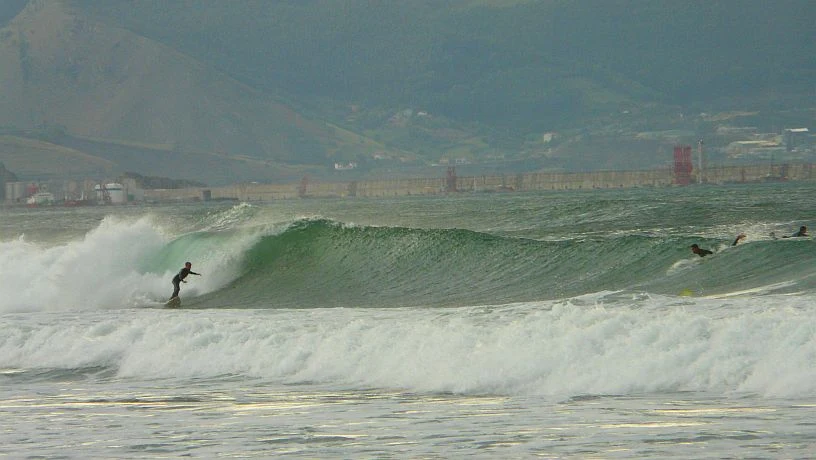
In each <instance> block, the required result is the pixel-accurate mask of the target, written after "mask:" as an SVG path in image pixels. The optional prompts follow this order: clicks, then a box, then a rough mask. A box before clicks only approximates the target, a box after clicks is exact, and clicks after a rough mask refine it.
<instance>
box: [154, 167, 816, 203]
mask: <svg viewBox="0 0 816 460" xmlns="http://www.w3.org/2000/svg"><path fill="white" fill-rule="evenodd" d="M813 170H814V168H813V165H812V164H811V163H797V164H782V165H771V164H767V165H743V166H718V167H710V168H708V169H706V170H705V173H704V174H703V175H702V177H698V176H696V175H694V174H692V176H691V177H690V181H691V183H692V184H696V183H700V182H702V183H713V184H728V183H735V184H736V183H757V182H768V181H783V180H784V181H809V180H814V179H816V175H814V171H813ZM452 185H453V181H451V182H449V180H448V178H447V177H444V175H442V177H438V178H424V179H391V180H372V181H349V182H315V181H309V182H308V183H305V182H302V183H290V184H236V185H230V186H225V187H212V188H186V189H172V190H170V189H164V190H146V191H145V199H146V200H148V201H189V200H208V199H212V200H239V201H271V200H285V199H292V198H308V197H314V198H342V197H393V196H407V195H436V194H444V193H450V192H452V191H458V192H495V191H535V190H593V189H610V188H638V187H671V186H676V185H677V180H676V178H675V176H674V174H673V172H672V170H670V169H654V170H643V171H597V172H584V173H564V172H540V173H522V174H515V175H501V176H461V177H456V178H455V188H454V187H453V186H452Z"/></svg>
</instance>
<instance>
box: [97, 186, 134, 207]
mask: <svg viewBox="0 0 816 460" xmlns="http://www.w3.org/2000/svg"><path fill="white" fill-rule="evenodd" d="M94 191H96V200H97V201H98V202H99V203H102V204H123V203H126V202H127V194H126V193H125V187H124V186H123V185H122V184H118V183H116V182H110V183H107V184H103V185H96V186H95V187H94Z"/></svg>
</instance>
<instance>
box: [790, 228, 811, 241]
mask: <svg viewBox="0 0 816 460" xmlns="http://www.w3.org/2000/svg"><path fill="white" fill-rule="evenodd" d="M800 236H810V235H808V232H807V227H806V226H804V225H802V226H801V227H799V231H798V232H796V233H794V234H793V235H791V238H799V237H800Z"/></svg>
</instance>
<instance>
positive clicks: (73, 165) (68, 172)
mask: <svg viewBox="0 0 816 460" xmlns="http://www.w3.org/2000/svg"><path fill="white" fill-rule="evenodd" d="M0 152H2V160H3V161H2V162H3V164H4V165H5V166H6V168H7V169H8V170H10V171H12V172H14V173H15V174H17V175H18V176H20V177H38V178H46V177H48V176H49V174H47V173H46V172H47V171H51V174H50V175H51V176H55V177H59V178H68V179H83V178H86V177H106V176H109V175H110V174H112V173H113V171H114V170H115V168H116V164H115V163H114V162H112V161H108V160H105V159H102V158H99V157H95V156H93V155H88V154H86V153H84V152H82V151H78V150H74V149H70V148H67V147H63V146H60V145H55V144H52V143H49V142H43V141H37V140H34V139H26V138H21V137H17V136H2V135H0Z"/></svg>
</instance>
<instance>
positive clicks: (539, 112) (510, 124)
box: [0, 0, 816, 182]
mask: <svg viewBox="0 0 816 460" xmlns="http://www.w3.org/2000/svg"><path fill="white" fill-rule="evenodd" d="M23 4H27V6H26V7H25V8H24V9H22V11H20V9H21V5H23ZM812 11H813V8H812V5H811V4H810V2H808V1H807V0H785V1H783V2H765V1H760V0H744V1H743V0H739V1H738V0H726V1H719V2H676V1H670V0H652V1H648V2H646V1H644V2H633V1H624V0H583V1H578V2H576V1H572V0H540V1H528V0H448V1H446V2H438V1H435V0H412V1H405V2H398V1H393V2H370V1H368V0H342V1H338V0H298V1H294V0H292V1H289V0H281V1H274V2H272V1H259V0H235V1H228V2H226V1H223V0H166V1H165V0H141V1H138V2H133V1H130V0H106V1H103V2H100V1H96V0H62V1H52V2H40V1H32V2H28V3H26V2H23V1H14V2H9V3H7V4H5V5H4V6H3V7H0V21H2V19H3V18H4V17H5V18H8V19H6V21H5V22H0V24H6V26H5V27H4V28H3V29H2V30H0V78H2V80H3V81H4V82H5V85H4V88H3V89H2V90H0V91H2V92H3V94H0V96H3V97H4V100H5V101H6V102H7V103H6V104H5V105H4V106H2V107H0V127H5V128H6V129H12V130H14V129H22V130H31V129H43V128H46V129H53V128H56V129H57V130H59V131H61V132H63V133H64V134H65V136H64V137H63V140H65V142H69V140H70V143H71V147H72V148H78V146H79V145H80V144H82V145H83V146H84V147H82V148H88V149H91V150H92V151H93V154H94V155H100V156H101V158H106V159H109V160H110V161H113V162H114V163H115V164H116V165H120V166H122V167H124V166H125V165H127V166H128V168H130V169H131V170H133V169H135V170H138V171H141V172H144V173H145V174H158V175H162V176H166V175H168V174H166V173H162V171H161V170H162V169H170V170H177V171H179V174H180V175H181V176H179V177H183V178H186V179H197V178H206V180H207V181H211V182H212V181H215V182H232V181H238V180H282V179H283V178H288V179H292V178H295V177H297V176H299V175H302V174H316V175H321V174H330V173H331V169H332V165H333V164H334V163H335V162H341V163H347V162H351V161H354V162H357V163H358V164H361V165H364V166H365V168H366V170H368V171H370V172H371V173H376V172H377V171H378V170H380V171H393V170H394V169H395V168H399V167H405V166H410V167H422V166H427V165H428V164H430V163H434V162H439V161H444V160H448V159H454V158H458V159H462V158H464V159H466V160H467V161H472V162H490V161H505V162H508V163H509V162H516V163H517V164H522V163H523V164H524V165H525V166H524V167H526V168H560V169H586V168H590V169H591V168H605V169H616V168H618V169H619V168H631V167H632V165H635V166H639V167H653V166H660V165H664V164H665V163H666V162H667V161H668V158H667V155H666V154H665V152H666V151H668V150H670V148H671V144H672V143H674V142H686V143H691V142H696V140H697V139H698V138H699V137H702V136H706V137H707V138H710V137H712V136H713V133H715V132H716V129H717V127H718V122H714V121H712V118H711V117H708V116H706V115H704V114H706V113H708V114H710V113H718V112H724V111H733V110H740V111H746V112H751V113H753V114H754V115H752V116H751V118H750V119H748V118H745V117H743V118H742V119H740V120H736V121H740V122H745V123H751V125H752V126H755V127H756V129H757V130H758V131H768V132H779V130H780V129H781V128H782V127H785V126H789V125H786V124H783V123H789V124H791V125H802V126H806V125H808V123H810V122H812V120H813V111H812V108H813V107H816V91H814V90H813V77H814V76H816V61H814V60H813V58H812V56H813V55H814V51H816V49H814V48H816V42H814V40H813V39H812V38H813V23H814V22H813V21H814V19H816V18H814V13H813V12H812ZM17 13H19V14H17ZM732 121H733V120H732ZM668 131H670V132H672V133H684V134H683V135H682V136H680V137H677V136H675V135H669V136H666V137H663V138H657V139H656V138H650V139H649V140H643V136H641V135H640V133H643V132H668ZM549 133H555V134H556V135H555V136H553V135H551V134H549ZM77 139H79V140H83V141H82V142H80V141H78V140H77ZM544 139H546V140H544ZM52 140H53V139H52ZM90 140H93V142H90ZM726 141H727V139H721V140H719V139H711V142H710V143H709V144H708V145H710V146H711V147H712V148H713V149H716V148H720V149H722V148H724V145H725V142H726ZM718 142H722V143H723V144H722V145H719V144H718ZM134 145H148V146H151V147H150V148H147V149H142V148H133V146H134ZM100 146H101V147H100ZM114 146H115V147H114ZM111 152H118V153H111ZM161 152H165V153H161ZM168 152H169V153H168ZM375 158H376V160H375ZM259 165H260V166H259Z"/></svg>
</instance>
